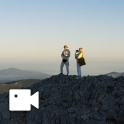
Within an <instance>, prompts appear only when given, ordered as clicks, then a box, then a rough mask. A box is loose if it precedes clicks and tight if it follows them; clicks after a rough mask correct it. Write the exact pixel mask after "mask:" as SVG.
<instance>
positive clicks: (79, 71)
mask: <svg viewBox="0 0 124 124" xmlns="http://www.w3.org/2000/svg"><path fill="white" fill-rule="evenodd" d="M78 76H80V77H81V66H80V65H79V75H78Z"/></svg>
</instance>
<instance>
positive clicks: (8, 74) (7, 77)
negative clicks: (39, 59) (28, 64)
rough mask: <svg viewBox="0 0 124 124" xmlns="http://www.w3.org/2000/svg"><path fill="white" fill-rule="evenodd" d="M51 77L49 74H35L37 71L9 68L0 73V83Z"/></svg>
mask: <svg viewBox="0 0 124 124" xmlns="http://www.w3.org/2000/svg"><path fill="white" fill-rule="evenodd" d="M50 76H51V75H49V74H45V73H40V72H35V71H28V70H20V69H17V68H9V69H4V70H1V71H0V82H2V83H5V82H11V81H16V80H22V79H45V78H48V77H50Z"/></svg>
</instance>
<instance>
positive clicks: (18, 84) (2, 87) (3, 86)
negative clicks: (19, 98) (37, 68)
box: [0, 79, 42, 94]
mask: <svg viewBox="0 0 124 124" xmlns="http://www.w3.org/2000/svg"><path fill="white" fill-rule="evenodd" d="M41 81H42V80H39V79H25V80H19V81H13V82H8V83H0V94H1V93H4V92H8V91H9V89H21V88H28V87H30V86H31V85H32V84H35V83H38V82H41Z"/></svg>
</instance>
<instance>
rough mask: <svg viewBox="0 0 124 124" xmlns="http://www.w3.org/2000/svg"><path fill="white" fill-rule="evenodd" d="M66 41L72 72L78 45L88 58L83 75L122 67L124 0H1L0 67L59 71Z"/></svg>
mask: <svg viewBox="0 0 124 124" xmlns="http://www.w3.org/2000/svg"><path fill="white" fill-rule="evenodd" d="M65 44H67V45H68V46H69V50H70V51H71V57H70V60H69V61H70V74H76V61H75V58H74V53H75V50H76V49H78V48H79V47H82V48H83V49H84V56H85V60H86V63H87V65H86V66H83V67H82V75H88V74H89V75H96V74H104V73H109V72H111V71H117V72H124V0H54V1H52V0H1V1H0V70H1V69H6V68H10V67H14V68H19V69H24V70H35V71H40V72H44V73H48V74H58V73H59V70H60V62H61V56H60V54H61V52H62V50H63V46H64V45H65ZM64 72H65V68H64Z"/></svg>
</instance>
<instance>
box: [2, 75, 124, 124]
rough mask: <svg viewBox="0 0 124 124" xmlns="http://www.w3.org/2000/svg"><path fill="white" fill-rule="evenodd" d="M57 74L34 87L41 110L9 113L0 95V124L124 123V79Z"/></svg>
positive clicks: (6, 95) (5, 94)
mask: <svg viewBox="0 0 124 124" xmlns="http://www.w3.org/2000/svg"><path fill="white" fill-rule="evenodd" d="M75 77H76V76H75V75H70V76H65V75H55V76H52V77H50V78H47V79H44V80H42V81H41V82H39V83H35V84H33V85H32V86H31V87H30V89H31V92H32V94H34V93H35V92H37V91H39V109H36V108H35V107H33V106H32V107H31V111H29V112H13V111H12V112H10V111H8V109H9V108H8V97H9V95H8V93H4V94H0V124H124V77H118V78H112V77H108V76H106V75H99V76H84V77H81V78H80V79H78V80H76V79H75Z"/></svg>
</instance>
